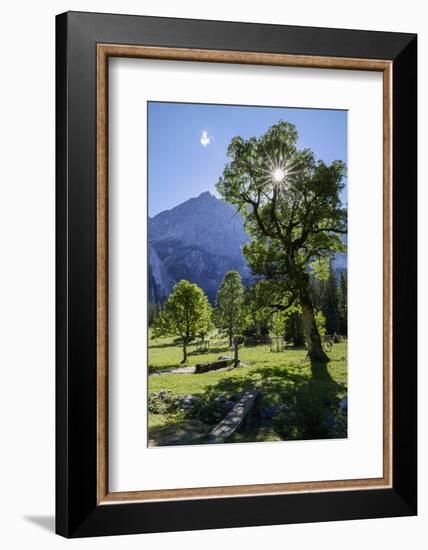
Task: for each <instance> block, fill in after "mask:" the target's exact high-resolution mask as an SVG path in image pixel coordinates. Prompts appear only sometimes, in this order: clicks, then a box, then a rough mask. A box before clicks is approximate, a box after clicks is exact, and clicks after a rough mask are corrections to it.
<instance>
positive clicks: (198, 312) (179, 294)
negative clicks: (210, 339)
mask: <svg viewBox="0 0 428 550" xmlns="http://www.w3.org/2000/svg"><path fill="white" fill-rule="evenodd" d="M211 314H212V310H211V306H210V304H209V302H208V298H207V297H206V296H205V294H204V292H203V290H202V289H201V288H199V287H198V286H197V285H196V284H194V283H190V282H189V281H186V280H184V279H183V280H181V281H180V282H178V283H177V284H176V285H175V286H174V288H173V290H172V292H171V294H170V295H169V297H168V300H167V302H166V304H165V307H164V309H163V311H162V312H161V313H160V315H158V317H157V318H156V321H155V323H154V325H153V337H154V338H159V337H160V336H167V335H171V336H179V337H180V339H181V340H182V342H183V353H184V357H183V362H184V361H186V360H187V350H186V346H187V344H188V343H189V342H190V341H191V340H192V339H193V338H195V337H196V335H197V334H200V333H206V332H207V330H208V327H209V323H210V319H211Z"/></svg>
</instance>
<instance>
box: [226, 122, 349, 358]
mask: <svg viewBox="0 0 428 550" xmlns="http://www.w3.org/2000/svg"><path fill="white" fill-rule="evenodd" d="M297 138H298V135H297V130H296V127H295V126H294V125H293V124H290V123H288V122H285V121H280V122H279V123H278V124H275V125H273V126H272V127H271V128H269V129H268V130H267V132H266V133H265V134H263V135H262V136H261V137H259V138H255V137H252V138H250V139H248V140H244V139H243V138H241V137H240V136H237V137H235V138H233V139H232V141H231V143H230V145H229V148H228V156H229V159H230V162H228V164H226V166H225V168H224V171H223V176H222V177H221V178H220V180H219V181H218V183H217V190H218V191H219V193H220V195H221V196H222V198H223V199H224V200H226V201H227V202H229V203H231V204H234V205H236V206H237V207H238V210H239V211H240V212H241V214H242V215H243V217H244V221H245V228H246V231H247V233H248V234H249V235H250V237H251V241H250V242H249V243H247V244H246V245H245V246H244V247H243V252H244V254H245V256H246V258H247V261H248V264H249V266H250V268H251V270H252V272H253V273H254V274H258V275H262V276H263V277H264V278H265V279H266V280H269V281H275V282H280V284H281V286H282V294H281V299H280V301H279V302H277V303H276V304H270V305H276V306H277V307H278V309H287V307H288V305H291V304H292V303H294V301H296V299H298V300H299V302H300V306H301V307H302V311H304V312H305V315H304V316H303V317H304V319H305V324H304V331H305V336H306V339H307V343H308V350H309V354H310V355H311V359H312V360H314V361H318V360H323V361H325V360H328V358H327V356H326V355H325V353H324V351H323V350H322V346H321V343H320V339H319V334H318V332H317V327H316V323H315V322H314V318H313V303H312V298H311V293H310V287H309V276H308V271H309V265H310V264H311V263H313V262H314V261H315V260H316V259H319V260H325V259H329V258H331V257H332V256H333V255H334V253H335V252H344V251H345V250H346V247H345V245H344V244H343V242H342V240H341V235H342V234H345V233H346V231H347V228H346V224H347V213H346V209H345V208H343V207H342V204H341V199H340V192H341V190H342V189H343V187H344V183H343V180H344V176H345V165H344V163H343V162H341V161H334V162H332V163H331V164H330V165H326V164H325V163H324V162H322V161H320V160H316V159H315V155H314V153H313V152H312V151H311V150H309V149H303V150H299V149H298V148H297ZM320 265H321V264H320ZM287 294H289V295H290V301H289V304H285V303H284V298H285V296H286V295H287ZM309 344H310V345H309Z"/></svg>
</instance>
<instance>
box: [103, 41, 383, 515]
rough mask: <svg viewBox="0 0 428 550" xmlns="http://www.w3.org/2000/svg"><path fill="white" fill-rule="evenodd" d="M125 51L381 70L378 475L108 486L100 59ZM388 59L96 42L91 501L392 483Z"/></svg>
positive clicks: (105, 165)
mask: <svg viewBox="0 0 428 550" xmlns="http://www.w3.org/2000/svg"><path fill="white" fill-rule="evenodd" d="M109 57H133V58H145V59H164V60H175V61H177V60H181V61H198V62H214V63H237V64H250V65H277V66H284V67H310V68H318V69H343V70H361V71H378V72H382V73H383V476H382V477H381V478H370V479H343V480H332V481H311V482H297V483H271V484H256V485H239V486H225V487H202V488H187V489H162V490H146V491H129V492H109V489H108V59H109ZM392 409H393V403H392V62H391V61H384V60H372V59H370V60H369V59H356V58H340V57H319V56H305V55H286V54H267V53H256V52H237V51H217V50H200V49H188V48H164V47H148V46H127V45H121V44H98V45H97V503H98V504H99V505H107V504H112V503H120V502H144V501H159V500H183V499H198V498H222V497H238V496H251V495H262V494H263V495H267V494H281V493H296V492H315V491H317V492H320V491H338V490H356V489H378V488H386V487H391V486H392V473H393V472H392Z"/></svg>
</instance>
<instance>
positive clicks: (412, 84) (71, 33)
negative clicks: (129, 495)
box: [56, 12, 417, 537]
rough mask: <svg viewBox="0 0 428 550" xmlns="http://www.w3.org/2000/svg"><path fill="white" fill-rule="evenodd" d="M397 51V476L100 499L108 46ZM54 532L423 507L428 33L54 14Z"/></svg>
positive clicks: (349, 54) (368, 54) (318, 517)
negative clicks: (290, 487) (102, 78)
mask: <svg viewBox="0 0 428 550" xmlns="http://www.w3.org/2000/svg"><path fill="white" fill-rule="evenodd" d="M100 43H103V44H123V45H146V46H162V47H173V48H195V49H203V50H211V49H212V50H224V51H238V52H239V51H245V52H247V51H251V52H260V53H281V54H292V55H306V56H321V57H323V56H334V57H346V58H356V59H373V60H390V61H392V63H393V64H392V68H393V70H392V79H393V82H392V90H393V108H392V128H393V134H392V135H393V139H392V150H393V163H392V174H393V176H392V177H393V180H392V181H393V187H392V189H393V193H392V216H393V226H392V227H393V232H392V266H393V268H392V271H393V281H394V283H393V293H392V298H393V300H392V303H393V310H392V326H393V338H392V349H393V352H392V363H393V367H392V372H393V376H392V380H393V383H392V400H393V457H392V460H393V482H392V487H391V488H386V489H361V490H340V491H325V492H323V491H321V492H312V493H311V492H308V493H295V494H293V493H291V494H276V495H260V496H244V497H224V498H201V499H192V500H168V501H161V502H128V503H120V504H115V503H110V504H108V505H98V504H97V372H96V356H97V348H96V330H97V316H96V272H97V257H96V236H97V235H96V233H97V229H96V205H97V203H96V171H97V143H96V136H97V132H96V125H97V120H96V107H97V105H96V78H97V77H96V73H97V66H96V46H97V44H100ZM56 97H57V102H56V132H57V137H56V159H57V161H56V212H57V214H56V258H57V259H56V532H57V533H58V534H60V535H62V536H65V537H86V536H99V535H116V534H126V533H149V532H161V531H181V530H194V529H210V528H226V527H241V526H256V525H274V524H285V523H302V522H320V521H335V520H345V519H362V518H374V517H395V516H410V515H415V514H416V513H417V440H416V434H417V399H416V398H417V374H416V365H417V351H416V349H417V346H416V338H417V337H416V334H417V332H416V325H417V295H416V282H417V281H416V278H417V261H416V253H417V237H416V235H417V189H416V180H417V102H416V100H417V36H416V35H414V34H404V33H387V32H373V31H355V30H342V29H326V28H309V27H295V26H280V25H264V24H263V25H262V24H248V23H232V22H219V21H202V20H189V19H172V18H158V17H143V16H125V15H111V14H96V13H81V12H68V13H64V14H61V15H58V16H57V18H56Z"/></svg>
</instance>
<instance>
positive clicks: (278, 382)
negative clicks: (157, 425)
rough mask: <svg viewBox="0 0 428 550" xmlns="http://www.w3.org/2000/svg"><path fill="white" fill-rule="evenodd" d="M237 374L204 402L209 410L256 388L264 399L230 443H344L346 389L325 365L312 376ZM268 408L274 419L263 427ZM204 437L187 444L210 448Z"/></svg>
mask: <svg viewBox="0 0 428 550" xmlns="http://www.w3.org/2000/svg"><path fill="white" fill-rule="evenodd" d="M233 372H235V373H236V375H235V376H233V377H227V378H222V379H221V380H219V381H218V382H217V383H216V384H213V385H212V386H209V387H208V388H207V389H206V391H205V392H204V396H203V399H204V401H205V402H206V404H207V406H208V407H210V406H211V407H212V406H213V405H214V404H215V402H216V401H215V400H216V399H218V397H219V396H224V397H225V398H226V399H231V400H234V401H236V400H237V399H239V396H240V395H241V394H242V393H243V392H244V391H246V390H247V389H249V388H250V387H257V389H258V391H259V394H260V395H259V398H258V400H257V403H256V405H255V407H254V412H253V416H252V419H251V420H250V421H249V422H247V423H246V425H245V426H244V427H242V428H240V429H239V430H238V432H235V434H233V436H232V437H231V438H230V439H229V440H227V442H245V441H268V440H274V439H275V438H276V439H281V440H311V439H335V438H343V437H346V435H347V419H346V412H343V411H340V409H339V402H340V400H341V399H342V397H343V396H344V395H345V394H346V391H347V389H346V386H345V385H343V384H339V383H337V382H336V381H335V380H334V379H333V378H332V376H331V375H330V372H329V370H328V365H327V363H316V364H312V365H311V369H310V370H308V369H304V370H303V369H302V368H301V365H299V364H293V365H287V367H283V366H272V367H263V368H257V369H251V370H246V368H245V367H243V368H239V369H236V370H235V371H233ZM267 408H270V410H271V411H273V413H271V417H270V418H269V420H266V419H264V420H263V421H261V420H260V415H261V413H263V411H265V410H266V409H267ZM197 420H198V419H197V418H196V421H197ZM171 429H172V430H173V429H174V428H173V427H172V426H171ZM192 431H193V430H192ZM159 435H161V434H159ZM201 436H202V434H201V433H199V434H198V437H197V438H196V439H194V440H193V441H189V439H187V440H186V443H187V444H191V443H192V442H193V443H204V442H206V439H204V437H201ZM150 437H151V438H153V439H155V440H156V439H157V435H156V430H153V431H152V430H151V433H150ZM264 438H265V439H264ZM163 444H168V443H163Z"/></svg>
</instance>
